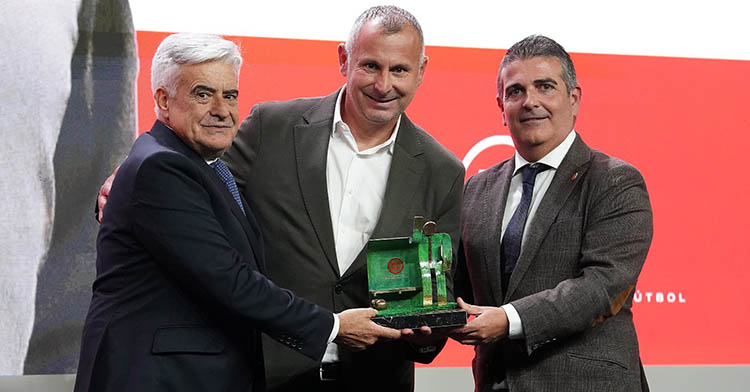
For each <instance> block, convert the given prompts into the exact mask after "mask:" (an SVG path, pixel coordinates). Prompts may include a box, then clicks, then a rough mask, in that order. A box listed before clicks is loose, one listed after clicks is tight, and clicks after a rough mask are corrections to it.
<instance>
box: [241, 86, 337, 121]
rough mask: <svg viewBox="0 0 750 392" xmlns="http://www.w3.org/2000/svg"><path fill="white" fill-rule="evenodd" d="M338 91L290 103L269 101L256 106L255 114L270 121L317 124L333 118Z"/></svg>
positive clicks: (298, 99) (297, 99)
mask: <svg viewBox="0 0 750 392" xmlns="http://www.w3.org/2000/svg"><path fill="white" fill-rule="evenodd" d="M337 94H338V90H337V91H335V92H333V93H332V94H329V95H327V96H325V97H306V98H296V99H292V100H289V101H268V102H261V103H258V104H256V105H255V107H254V108H253V109H252V111H253V112H259V113H262V116H263V118H265V119H267V120H268V121H292V122H298V121H300V119H302V121H304V122H305V123H315V122H319V121H325V120H330V119H332V118H333V110H334V105H335V104H336V97H337Z"/></svg>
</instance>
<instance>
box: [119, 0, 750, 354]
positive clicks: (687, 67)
mask: <svg viewBox="0 0 750 392" xmlns="http://www.w3.org/2000/svg"><path fill="white" fill-rule="evenodd" d="M220 3H222V2H220ZM354 3H357V4H356V6H355V5H351V4H349V5H346V6H344V7H343V8H341V9H329V8H328V7H323V4H324V3H315V4H316V5H314V6H313V5H310V4H306V5H304V4H295V5H294V6H290V7H289V8H286V9H285V10H284V12H281V10H279V9H278V7H276V6H272V5H265V6H256V5H253V6H245V7H244V8H243V7H237V6H236V5H234V4H233V5H232V6H231V7H232V10H231V15H224V16H219V15H218V14H217V15H216V16H217V18H218V20H213V16H214V14H212V13H211V11H209V10H203V9H201V10H202V11H201V12H208V14H204V15H203V16H202V17H201V18H196V19H190V20H192V21H193V22H195V21H197V20H202V21H203V22H205V23H206V24H205V25H204V24H193V23H187V22H186V21H185V20H182V21H180V20H178V19H177V18H174V19H170V20H162V19H161V18H160V16H161V15H163V14H161V13H160V12H165V11H164V8H163V7H162V6H158V7H159V9H158V10H157V9H155V8H154V6H151V5H148V6H144V8H143V10H141V8H140V5H139V2H133V9H134V14H135V24H136V29H137V30H139V31H138V32H137V42H138V51H139V57H140V75H139V78H138V110H139V115H138V118H139V124H138V125H139V129H140V130H147V129H149V128H150V126H151V124H152V123H153V121H154V118H155V115H154V112H153V103H152V99H151V90H150V87H149V77H148V73H149V70H150V58H151V56H153V53H154V51H155V49H156V46H157V45H158V43H159V41H161V39H163V38H164V37H165V36H166V33H163V32H154V31H149V30H159V31H186V30H188V31H207V30H210V31H211V32H215V33H222V34H235V35H229V38H231V39H233V40H235V41H237V42H238V43H240V45H241V48H242V52H243V56H244V58H245V63H244V65H243V67H242V71H241V75H240V90H241V94H240V114H241V115H242V116H246V115H247V114H248V113H249V110H250V108H251V107H252V106H253V105H254V104H255V103H257V102H260V101H267V100H286V99H291V98H295V97H300V96H320V95H326V94H328V93H330V92H332V91H333V90H334V89H336V88H337V87H339V86H340V85H342V84H343V83H344V78H343V77H342V76H341V75H340V74H339V72H338V64H337V57H336V46H337V45H338V43H339V42H342V41H344V40H346V37H347V34H348V29H349V27H350V24H351V22H352V21H353V20H354V19H355V18H356V16H357V15H358V13H359V12H361V11H362V10H364V9H365V8H366V7H367V6H368V4H363V2H354ZM365 3H366V2H365ZM494 3H495V2H493V3H492V4H490V3H482V2H479V3H477V4H475V5H474V3H472V4H473V5H472V6H474V7H476V8H475V9H462V10H453V9H437V10H435V9H433V7H432V6H431V5H427V3H425V4H420V3H418V2H406V3H404V4H402V6H404V7H405V8H408V9H410V10H411V11H412V12H413V13H414V14H415V15H416V16H417V18H418V19H419V20H420V21H421V23H422V24H423V29H424V33H425V37H426V41H427V44H428V46H427V49H426V54H427V56H429V64H428V67H427V70H426V74H425V80H424V83H423V85H422V86H421V87H420V88H419V90H418V92H417V95H416V98H415V99H414V101H413V102H412V104H411V105H410V106H409V108H408V109H407V112H408V114H409V116H410V118H412V119H413V120H414V121H415V122H416V123H417V124H419V125H420V126H422V127H423V128H424V129H426V130H427V131H428V132H429V133H430V134H432V135H433V136H434V137H435V138H436V139H437V140H438V141H440V142H441V143H442V144H443V145H445V146H446V147H448V148H449V149H450V150H451V151H453V152H454V153H455V154H456V156H457V157H458V158H459V159H461V160H463V161H464V164H465V165H466V166H467V178H468V177H469V176H471V175H473V174H476V173H477V171H479V170H482V169H485V168H488V167H490V166H492V165H493V164H495V163H497V162H499V161H501V160H503V159H506V158H507V157H509V156H510V155H511V154H512V153H513V147H512V142H511V140H510V136H509V131H508V129H507V128H505V127H503V126H502V121H501V118H500V112H499V109H498V107H497V105H496V101H495V96H496V94H497V90H496V77H497V67H498V65H499V63H500V60H501V58H502V56H503V55H504V53H505V50H504V48H507V47H509V46H510V45H511V44H512V43H513V42H515V41H517V40H520V39H522V38H524V37H525V36H526V35H528V34H532V33H542V34H545V35H548V36H550V37H552V38H554V39H556V40H558V42H560V43H561V44H562V45H563V46H565V47H566V49H568V50H569V51H571V52H572V57H573V61H574V63H575V65H576V69H577V73H578V78H579V82H580V84H581V86H582V89H583V98H582V104H581V111H580V116H579V118H578V121H577V123H576V127H575V128H576V130H577V131H578V132H579V133H580V134H581V136H582V137H583V139H584V140H585V141H586V142H587V143H588V144H589V145H591V146H593V147H594V148H597V149H600V150H603V151H605V152H607V153H608V154H610V155H614V156H616V157H619V158H622V159H624V160H626V161H628V162H630V163H632V164H634V165H635V166H636V167H637V168H638V169H640V170H641V172H642V173H643V175H644V177H645V179H646V183H647V186H648V189H649V192H650V195H651V202H652V206H653V211H654V231H655V235H654V240H653V244H652V246H651V250H650V252H649V255H648V259H647V261H646V264H645V267H644V270H643V273H642V274H641V279H640V280H639V282H638V286H637V291H636V293H635V304H634V309H633V312H634V317H635V323H636V327H637V330H638V337H639V341H640V345H641V355H642V358H643V362H644V364H646V365H673V364H674V365H687V364H748V363H750V354H748V352H749V351H750V341H748V338H747V331H748V330H750V307H748V306H747V304H746V301H745V298H744V296H743V295H742V294H743V292H744V291H745V289H744V288H745V287H746V285H747V283H746V282H747V281H748V280H750V264H748V263H747V254H748V253H747V251H745V250H744V249H745V245H746V242H745V240H744V237H745V227H746V226H747V225H746V223H745V222H747V221H748V220H750V209H748V208H747V207H745V200H746V196H745V195H746V193H747V191H750V176H747V175H746V173H747V171H748V169H749V168H750V163H747V162H746V161H745V160H744V159H742V156H743V155H744V152H745V150H746V148H747V147H746V146H747V145H748V142H750V134H749V133H750V119H749V118H748V116H747V115H746V111H747V109H746V105H747V102H748V100H747V93H746V92H745V91H744V87H745V84H746V81H747V80H749V79H748V74H750V61H748V58H749V57H748V56H750V52H748V51H745V52H742V51H740V50H738V48H732V47H730V46H731V45H729V44H728V43H727V42H726V41H725V40H723V39H722V40H716V41H711V39H707V38H706V37H701V35H702V34H704V33H707V34H709V35H711V36H712V37H714V38H721V37H720V35H721V34H718V33H731V31H727V29H728V28H727V27H726V26H721V25H719V24H718V23H719V22H718V21H716V20H714V21H713V24H709V25H706V23H709V20H710V18H707V17H706V18H704V17H700V16H699V15H698V14H695V12H697V11H699V10H695V11H691V10H686V9H677V8H670V7H666V6H665V7H664V8H662V9H657V10H655V9H654V8H653V7H652V6H650V7H651V8H649V9H650V11H648V12H646V11H645V10H646V8H638V7H637V6H638V4H636V3H637V2H636V3H633V4H630V5H628V8H627V9H616V8H612V9H608V10H606V12H603V11H605V10H599V11H601V12H603V13H601V14H599V13H596V12H597V10H593V12H594V13H593V14H592V15H589V16H584V15H581V14H579V12H581V10H580V9H577V8H576V7H571V6H570V4H568V3H566V6H565V7H562V6H559V5H554V4H551V5H550V9H549V11H548V12H549V13H550V14H546V13H545V15H544V16H542V17H539V18H538V13H539V12H541V10H539V9H536V8H538V7H536V8H535V9H533V10H532V9H526V7H528V5H523V4H520V5H519V4H516V5H507V4H505V2H499V3H503V4H501V5H500V6H498V5H496V4H494ZM641 5H645V4H641ZM410 6H412V7H410ZM506 6H507V8H506ZM336 7H340V6H339V4H338V3H337V5H336ZM438 8H439V7H438ZM147 10H148V11H147ZM655 11H656V13H654V12H655ZM142 12H143V13H146V12H147V14H145V15H144V14H142ZM180 12H182V13H183V15H186V16H187V15H191V16H192V18H195V14H193V12H198V10H197V9H193V8H191V7H189V6H188V7H186V8H184V9H182V10H181V11H180ZM454 12H455V13H454ZM589 12H592V11H591V10H589ZM659 12H662V13H661V14H659ZM672 12H681V13H683V14H687V15H686V17H688V18H689V17H690V16H691V15H692V16H693V17H695V18H700V19H701V21H702V22H701V24H700V25H701V29H700V30H701V34H697V33H696V31H695V27H696V25H690V26H686V25H683V23H685V22H686V21H685V20H683V21H677V20H667V19H664V18H663V17H664V16H666V15H669V14H671V13H672ZM691 12H693V13H691ZM728 14H729V13H727V14H726V15H725V14H722V16H723V17H724V18H723V19H722V20H724V21H725V22H726V21H727V19H726V17H729V18H731V15H728ZM280 15H283V16H280ZM315 16H320V19H321V20H318V18H316V17H315ZM615 16H617V17H618V18H624V19H618V20H620V22H617V21H615V20H614V18H615ZM141 18H143V19H141ZM311 18H312V20H310V19H311ZM519 18H520V19H519ZM558 18H559V20H557V21H555V22H553V20H556V19H558ZM186 19H188V18H186ZM269 21H270V23H269ZM214 22H216V23H214ZM650 23H658V24H659V26H658V28H655V27H656V26H652V27H649V24H650ZM160 26H161V28H158V27H160ZM688 27H690V28H688ZM713 28H716V29H721V30H720V31H714V34H713V35H712V34H711V32H710V30H711V29H713ZM733 28H738V27H736V26H730V27H729V30H731V29H733ZM738 29H739V28H738ZM707 31H708V32H707ZM467 33H468V34H467ZM472 33H473V34H475V35H476V36H472V35H471V34H472ZM268 36H273V37H268ZM304 38H308V39H304ZM309 38H321V39H315V40H313V39H309ZM461 39H464V41H461ZM687 41H691V42H687ZM441 42H446V43H448V44H450V45H451V46H440V45H436V43H438V44H439V43H441ZM431 43H432V45H431ZM457 45H460V46H463V47H459V46H457ZM472 45H475V46H480V47H481V46H485V47H492V46H497V47H498V48H471V47H466V46H472ZM745 48H746V49H747V45H746V44H745ZM582 49H583V50H582ZM587 52H588V53H587ZM591 52H600V53H591ZM735 52H737V53H735ZM613 53H614V54H613ZM643 54H646V55H643ZM700 57H719V58H716V59H713V58H700ZM719 336H720V337H721V338H718V339H717V337H719ZM472 357H473V350H472V349H471V348H468V347H461V346H460V345H458V344H456V343H455V342H451V343H449V345H448V346H447V347H446V349H445V350H444V351H443V352H442V353H441V354H440V355H439V356H438V358H437V359H436V360H435V362H433V363H432V364H431V365H430V366H437V367H449V366H470V363H471V358H472Z"/></svg>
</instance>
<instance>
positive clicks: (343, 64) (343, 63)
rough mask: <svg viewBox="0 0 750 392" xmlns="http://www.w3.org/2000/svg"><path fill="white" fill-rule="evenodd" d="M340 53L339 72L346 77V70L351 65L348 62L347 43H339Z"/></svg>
mask: <svg viewBox="0 0 750 392" xmlns="http://www.w3.org/2000/svg"><path fill="white" fill-rule="evenodd" d="M338 54H339V72H341V75H343V76H344V77H346V70H347V67H348V65H349V64H348V62H349V54H348V53H346V44H339V47H338Z"/></svg>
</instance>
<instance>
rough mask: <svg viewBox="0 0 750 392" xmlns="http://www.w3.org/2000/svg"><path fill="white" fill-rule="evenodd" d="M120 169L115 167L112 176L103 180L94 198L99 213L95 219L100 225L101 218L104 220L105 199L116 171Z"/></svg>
mask: <svg viewBox="0 0 750 392" xmlns="http://www.w3.org/2000/svg"><path fill="white" fill-rule="evenodd" d="M119 169H120V166H117V167H116V168H115V171H113V172H112V174H110V175H109V177H107V179H106V180H104V184H102V187H101V188H99V194H98V195H97V196H96V205H97V207H98V208H99V213H98V214H97V216H96V219H97V220H98V221H99V223H101V221H102V218H104V206H105V205H107V198H108V197H109V190H110V189H112V183H113V182H114V181H115V176H116V175H117V171H118V170H119Z"/></svg>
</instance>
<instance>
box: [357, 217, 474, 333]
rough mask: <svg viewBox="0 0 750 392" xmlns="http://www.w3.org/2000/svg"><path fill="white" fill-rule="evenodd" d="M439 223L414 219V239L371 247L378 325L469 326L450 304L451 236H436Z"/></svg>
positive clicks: (369, 274) (369, 263)
mask: <svg viewBox="0 0 750 392" xmlns="http://www.w3.org/2000/svg"><path fill="white" fill-rule="evenodd" d="M435 226H436V225H435V222H433V221H428V222H425V219H424V218H423V217H421V216H416V217H414V231H413V233H412V235H411V237H397V238H383V239H373V240H370V241H369V242H368V243H367V280H368V286H369V290H370V303H371V305H372V307H373V308H375V309H377V310H378V314H377V315H376V316H375V317H374V318H373V319H372V320H373V321H374V322H376V323H378V324H380V325H383V326H386V327H390V328H396V329H403V328H412V329H417V328H419V327H421V326H428V327H430V328H441V327H453V326H461V325H464V324H466V320H467V315H466V312H465V311H464V310H461V309H459V308H458V305H457V304H456V303H455V302H448V297H447V291H446V287H445V272H446V271H448V270H450V267H451V263H452V261H453V249H452V246H451V237H450V235H448V234H446V233H435Z"/></svg>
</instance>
